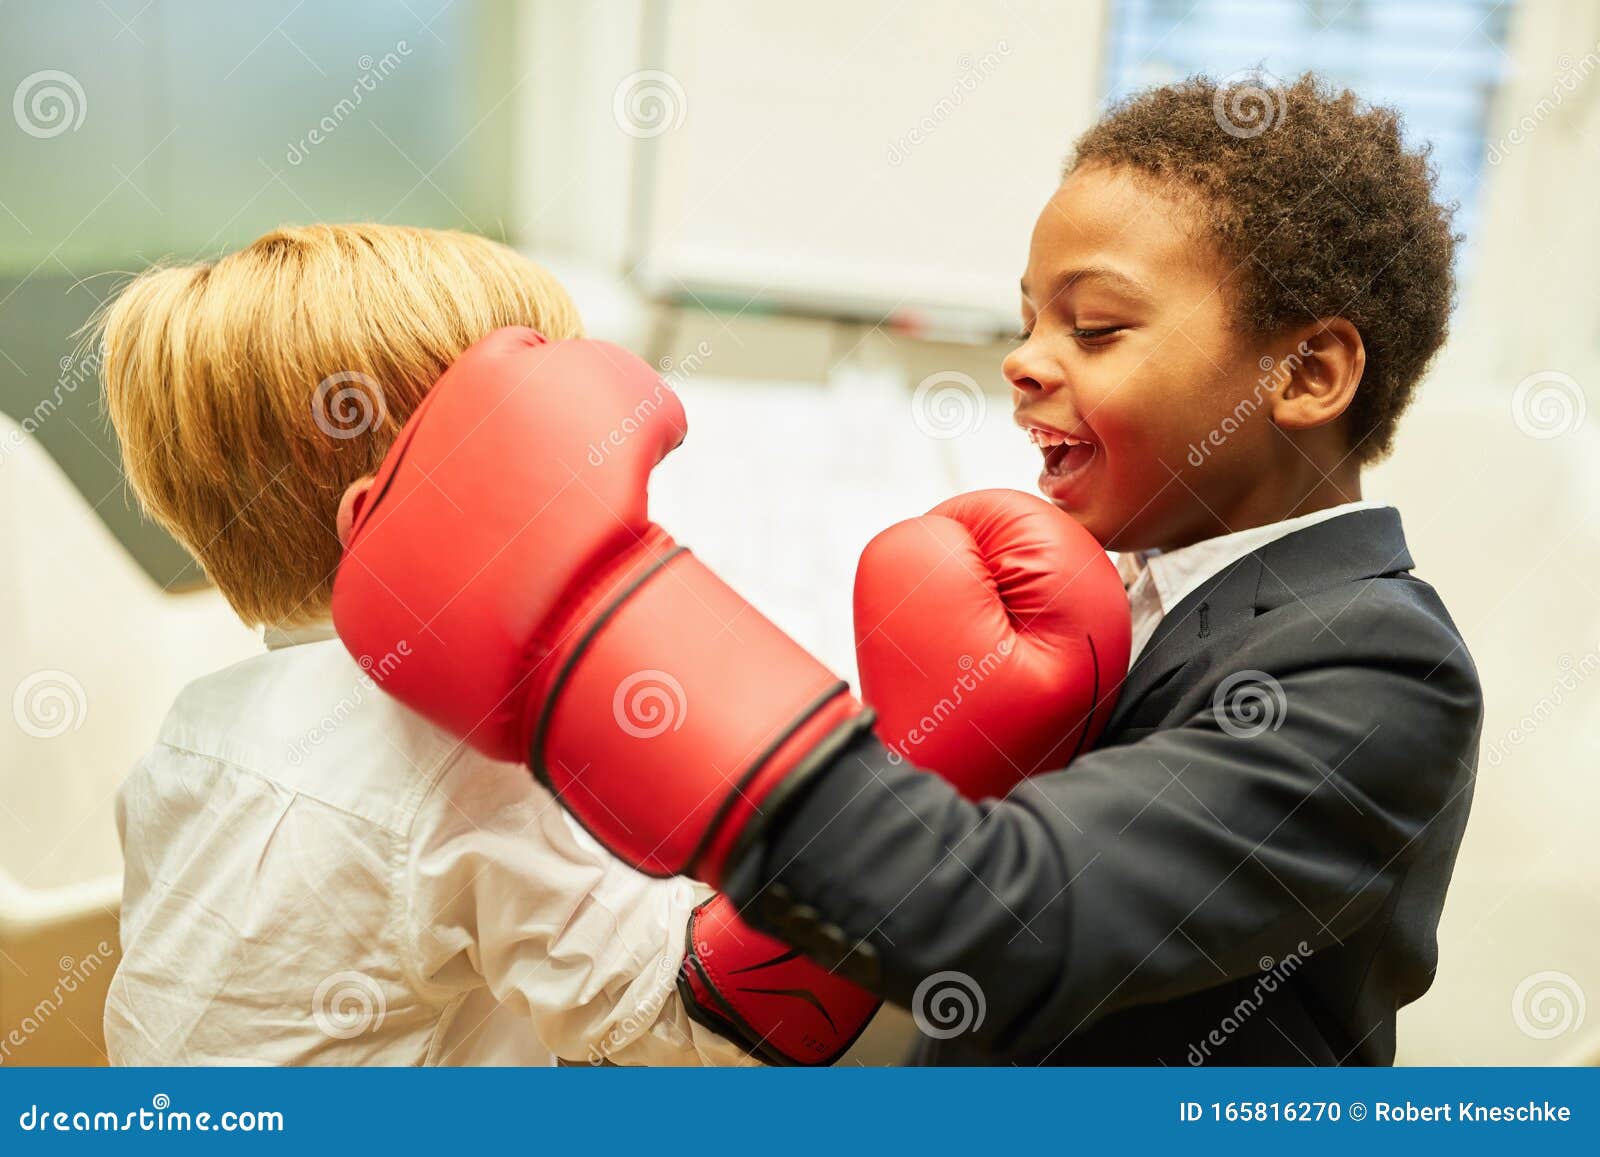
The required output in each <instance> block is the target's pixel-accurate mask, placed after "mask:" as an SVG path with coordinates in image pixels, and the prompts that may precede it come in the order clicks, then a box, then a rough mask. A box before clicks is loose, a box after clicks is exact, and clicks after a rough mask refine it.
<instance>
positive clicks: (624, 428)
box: [586, 341, 713, 466]
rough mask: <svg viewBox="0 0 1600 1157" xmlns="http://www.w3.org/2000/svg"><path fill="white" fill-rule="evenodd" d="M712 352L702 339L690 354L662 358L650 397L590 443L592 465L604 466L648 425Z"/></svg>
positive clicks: (697, 371) (589, 459)
mask: <svg viewBox="0 0 1600 1157" xmlns="http://www.w3.org/2000/svg"><path fill="white" fill-rule="evenodd" d="M712 352H713V351H712V349H711V343H709V342H705V341H702V342H700V343H699V344H698V345H696V346H695V347H694V352H693V353H691V354H689V355H688V356H687V357H684V358H681V359H679V360H677V361H674V360H673V359H672V358H670V357H664V358H662V359H661V362H660V367H661V376H660V380H659V381H658V382H657V383H656V388H655V389H654V390H652V391H650V396H649V397H647V398H641V399H640V400H639V403H638V404H637V405H635V406H634V407H633V410H632V411H631V412H630V413H629V414H628V415H627V416H626V417H624V418H623V419H622V421H621V422H619V423H618V424H617V425H615V426H613V427H612V428H611V429H610V430H608V431H606V434H605V437H603V438H601V439H600V440H599V441H598V442H590V443H589V446H588V454H587V456H586V457H587V460H588V463H589V465H591V466H603V465H605V461H606V459H607V458H609V457H610V456H611V452H612V451H613V450H615V449H617V448H618V447H619V446H621V445H622V444H623V443H624V442H626V441H627V440H628V439H629V438H631V437H633V435H635V434H637V433H638V432H639V431H640V430H641V429H643V428H644V427H645V426H646V425H647V424H649V421H650V418H651V416H652V415H653V414H654V413H655V412H656V411H657V410H659V409H660V408H661V406H662V404H663V403H664V402H665V401H666V400H667V398H669V397H673V396H675V395H676V394H677V392H678V388H679V387H680V386H682V385H683V383H684V382H686V381H687V380H688V379H689V378H691V377H693V376H694V375H695V374H697V373H699V372H700V370H701V369H702V368H703V367H704V366H705V364H706V361H707V360H708V359H709V358H710V357H711V354H712Z"/></svg>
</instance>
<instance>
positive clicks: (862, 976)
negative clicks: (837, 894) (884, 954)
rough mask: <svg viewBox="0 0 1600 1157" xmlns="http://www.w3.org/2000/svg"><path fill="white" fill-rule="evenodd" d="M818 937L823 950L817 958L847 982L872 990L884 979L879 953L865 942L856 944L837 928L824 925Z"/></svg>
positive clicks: (820, 949) (835, 925)
mask: <svg viewBox="0 0 1600 1157" xmlns="http://www.w3.org/2000/svg"><path fill="white" fill-rule="evenodd" d="M818 936H819V940H820V947H819V949H818V951H817V952H816V953H815V955H816V956H817V957H818V958H820V959H822V960H823V962H824V963H826V964H827V965H828V967H830V968H832V969H833V970H834V971H835V972H837V973H838V974H839V975H840V976H842V977H844V978H845V979H846V980H853V981H855V983H857V984H860V985H865V986H866V987H868V988H871V987H874V986H876V985H877V984H878V982H879V981H881V980H882V979H883V964H882V961H881V960H879V958H878V950H877V949H876V948H874V947H873V946H872V945H871V944H868V943H867V942H866V941H865V940H860V941H857V942H855V943H854V944H852V943H851V942H850V937H849V935H847V934H846V932H845V930H844V929H843V928H841V927H839V925H837V924H824V925H823V926H822V928H821V930H820V931H819V933H818Z"/></svg>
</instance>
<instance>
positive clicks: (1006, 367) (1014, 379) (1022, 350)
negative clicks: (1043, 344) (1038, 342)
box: [1000, 344, 1060, 394]
mask: <svg viewBox="0 0 1600 1157" xmlns="http://www.w3.org/2000/svg"><path fill="white" fill-rule="evenodd" d="M1000 371H1001V373H1003V374H1005V376H1006V381H1008V382H1010V383H1011V385H1012V387H1013V388H1014V389H1018V390H1021V391H1022V392H1023V393H1024V394H1043V393H1046V392H1048V391H1049V390H1052V389H1054V388H1055V387H1056V386H1057V385H1059V384H1060V383H1059V382H1058V381H1057V380H1056V379H1055V377H1054V376H1052V375H1050V374H1048V372H1047V371H1046V370H1045V369H1044V367H1042V366H1038V365H1036V364H1035V363H1034V361H1033V360H1032V359H1031V358H1030V357H1029V356H1028V347H1027V345H1026V344H1023V345H1020V346H1018V347H1017V348H1016V349H1014V350H1012V351H1011V352H1010V353H1009V354H1007V355H1006V360H1005V361H1004V362H1002V363H1001V366H1000Z"/></svg>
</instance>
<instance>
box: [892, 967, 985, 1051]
mask: <svg viewBox="0 0 1600 1157" xmlns="http://www.w3.org/2000/svg"><path fill="white" fill-rule="evenodd" d="M988 1012H989V1004H988V1001H986V1000H985V999H984V996H983V988H982V986H981V985H979V984H978V982H977V981H976V980H974V979H973V978H972V977H971V976H968V975H967V974H966V973H965V972H957V971H955V970H953V969H949V970H946V971H944V972H935V973H934V974H933V975H932V976H926V977H923V979H922V983H921V984H919V985H917V987H916V990H915V991H914V992H912V994H911V1019H912V1020H913V1021H914V1022H915V1023H916V1026H917V1029H918V1031H919V1032H921V1033H922V1035H923V1036H927V1037H932V1038H933V1039H934V1040H949V1039H950V1038H952V1037H958V1036H960V1035H961V1034H962V1033H968V1032H977V1031H978V1030H979V1029H980V1028H982V1027H983V1018H984V1017H985V1016H987V1015H988Z"/></svg>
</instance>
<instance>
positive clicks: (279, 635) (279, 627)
mask: <svg viewBox="0 0 1600 1157" xmlns="http://www.w3.org/2000/svg"><path fill="white" fill-rule="evenodd" d="M338 637H339V636H338V633H337V632H335V631H334V629H333V620H332V619H317V620H316V621H315V622H310V623H297V624H295V625H294V626H284V625H283V624H281V623H268V624H267V625H266V626H265V627H264V628H262V631H261V640H262V642H264V643H266V645H267V650H269V651H276V650H278V649H279V648H281V647H293V646H295V645H296V644H298V643H321V642H324V641H326V640H328V639H337V638H338Z"/></svg>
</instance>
